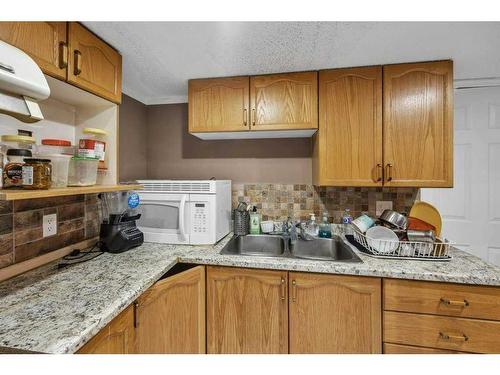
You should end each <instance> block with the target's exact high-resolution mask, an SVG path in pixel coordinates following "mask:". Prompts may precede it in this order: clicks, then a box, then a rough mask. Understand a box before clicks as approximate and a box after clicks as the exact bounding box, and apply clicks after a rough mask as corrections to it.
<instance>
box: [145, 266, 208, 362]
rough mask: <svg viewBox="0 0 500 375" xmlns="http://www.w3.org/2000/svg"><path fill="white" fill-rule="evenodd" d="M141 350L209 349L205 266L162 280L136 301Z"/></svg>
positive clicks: (194, 350)
mask: <svg viewBox="0 0 500 375" xmlns="http://www.w3.org/2000/svg"><path fill="white" fill-rule="evenodd" d="M136 308H137V312H136V314H137V320H136V326H137V330H136V337H137V352H138V353H145V354H148V353H178V354H184V353H188V354H189V353H192V354H195V353H205V267H204V266H198V267H195V268H191V269H189V270H187V271H184V272H181V273H178V274H176V275H173V276H170V277H167V278H166V279H163V280H160V281H158V282H157V283H156V284H154V285H153V286H152V287H151V288H149V289H148V290H147V291H146V292H144V293H143V294H142V295H141V296H140V297H139V299H138V300H137V304H136Z"/></svg>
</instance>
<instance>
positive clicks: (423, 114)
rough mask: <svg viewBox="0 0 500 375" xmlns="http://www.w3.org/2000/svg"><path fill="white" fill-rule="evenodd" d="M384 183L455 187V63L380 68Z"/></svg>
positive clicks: (438, 62)
mask: <svg viewBox="0 0 500 375" xmlns="http://www.w3.org/2000/svg"><path fill="white" fill-rule="evenodd" d="M383 147H384V164H385V185H387V186H414V187H452V186H453V62H452V61H437V62H425V63H413V64H396V65H387V66H384V145H383Z"/></svg>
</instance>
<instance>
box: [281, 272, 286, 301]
mask: <svg viewBox="0 0 500 375" xmlns="http://www.w3.org/2000/svg"><path fill="white" fill-rule="evenodd" d="M285 294H286V285H285V279H284V278H281V300H282V301H284V300H285V298H286V296H285Z"/></svg>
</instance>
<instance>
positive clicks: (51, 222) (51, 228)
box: [43, 214, 57, 237]
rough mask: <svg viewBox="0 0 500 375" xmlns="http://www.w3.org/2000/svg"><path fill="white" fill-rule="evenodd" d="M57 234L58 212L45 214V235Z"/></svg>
mask: <svg viewBox="0 0 500 375" xmlns="http://www.w3.org/2000/svg"><path fill="white" fill-rule="evenodd" d="M55 234H57V214H50V215H43V237H49V236H53V235H55Z"/></svg>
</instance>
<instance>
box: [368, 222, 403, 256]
mask: <svg viewBox="0 0 500 375" xmlns="http://www.w3.org/2000/svg"><path fill="white" fill-rule="evenodd" d="M366 241H367V243H368V246H370V247H371V248H372V249H373V250H375V251H377V252H379V253H381V254H387V253H393V252H394V251H396V250H397V248H398V246H399V238H398V236H397V234H396V233H394V232H393V231H392V230H390V229H389V228H386V227H382V226H380V225H378V226H375V227H371V228H370V229H368V230H367V231H366Z"/></svg>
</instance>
